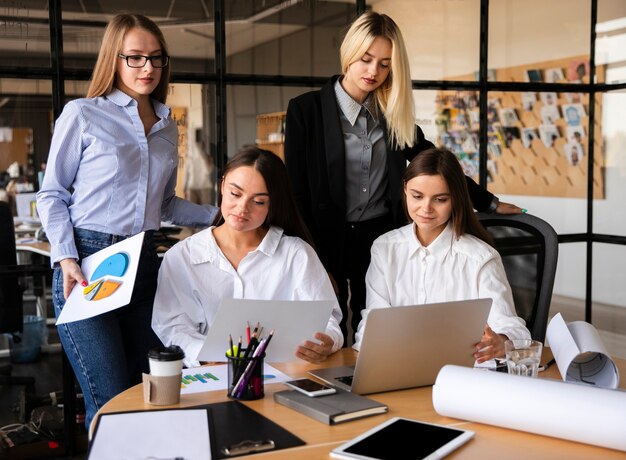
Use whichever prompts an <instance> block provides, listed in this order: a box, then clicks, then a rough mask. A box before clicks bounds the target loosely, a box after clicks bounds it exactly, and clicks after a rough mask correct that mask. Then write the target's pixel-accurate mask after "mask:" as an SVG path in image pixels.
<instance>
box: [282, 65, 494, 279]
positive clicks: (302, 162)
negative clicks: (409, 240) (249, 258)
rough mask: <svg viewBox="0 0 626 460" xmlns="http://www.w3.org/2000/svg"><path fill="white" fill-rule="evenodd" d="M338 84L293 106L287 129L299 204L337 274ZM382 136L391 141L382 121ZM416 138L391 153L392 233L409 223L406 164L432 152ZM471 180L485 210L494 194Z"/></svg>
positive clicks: (340, 187) (340, 210)
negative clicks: (404, 190)
mask: <svg viewBox="0 0 626 460" xmlns="http://www.w3.org/2000/svg"><path fill="white" fill-rule="evenodd" d="M337 78H339V76H338V75H336V76H334V77H333V78H331V79H330V81H329V82H328V83H326V84H325V85H324V86H323V87H322V89H321V90H319V91H312V92H309V93H305V94H302V95H300V96H298V97H296V98H294V99H292V100H291V101H289V106H288V108H287V119H286V127H285V164H286V165H287V172H288V173H289V178H290V179H291V185H292V186H293V189H294V193H295V198H296V202H297V203H298V207H299V209H300V212H301V213H302V217H303V218H304V221H305V223H306V225H307V227H308V228H309V231H310V232H311V234H312V236H313V241H314V243H315V246H316V250H317V253H318V254H319V257H320V259H321V261H322V263H323V264H324V266H325V267H326V269H327V270H328V271H329V272H330V273H333V274H335V273H339V271H340V270H341V268H342V267H341V263H342V262H341V261H342V259H343V247H344V240H345V222H346V220H345V217H346V205H345V202H346V192H345V148H344V140H343V132H342V130H341V121H340V118H339V107H338V105H337V99H336V97H335V89H334V85H335V82H336V81H337ZM383 131H384V134H385V140H386V141H387V129H386V126H385V125H384V120H383ZM416 132H417V136H416V139H417V142H416V143H415V145H414V146H413V147H410V148H406V149H395V150H394V149H391V148H389V150H388V152H387V169H388V174H389V175H388V181H387V183H388V185H387V202H388V206H389V209H390V212H391V219H393V225H394V227H399V226H401V225H403V224H405V223H406V217H405V215H404V210H403V209H402V195H401V193H402V175H403V174H404V170H405V168H406V164H407V161H411V160H412V159H413V158H414V157H415V156H416V155H417V154H418V153H419V152H421V151H424V150H426V149H428V148H432V147H434V146H433V144H432V143H431V142H430V141H428V140H426V139H425V138H424V134H423V132H422V130H421V129H420V128H419V126H417V125H416ZM388 145H389V144H388ZM467 179H468V187H469V190H470V196H471V198H472V201H473V203H474V207H475V208H476V209H477V210H479V211H483V210H486V209H487V208H488V207H489V205H490V204H491V201H492V200H493V194H491V193H490V192H488V191H487V190H485V189H484V188H482V187H480V186H479V185H478V184H476V182H474V181H473V180H472V179H470V178H467Z"/></svg>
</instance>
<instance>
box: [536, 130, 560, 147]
mask: <svg viewBox="0 0 626 460" xmlns="http://www.w3.org/2000/svg"><path fill="white" fill-rule="evenodd" d="M559 137H561V136H560V134H559V129H558V128H557V127H556V125H541V126H539V138H540V139H541V142H543V145H545V146H546V147H548V148H549V147H552V146H553V145H554V142H555V141H556V140H557V139H558V138H559Z"/></svg>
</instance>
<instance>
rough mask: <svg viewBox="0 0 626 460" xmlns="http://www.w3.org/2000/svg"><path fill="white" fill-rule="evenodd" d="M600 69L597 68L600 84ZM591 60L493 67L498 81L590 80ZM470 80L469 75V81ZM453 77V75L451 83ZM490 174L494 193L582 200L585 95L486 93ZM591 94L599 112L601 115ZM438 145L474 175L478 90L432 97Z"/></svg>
mask: <svg viewBox="0 0 626 460" xmlns="http://www.w3.org/2000/svg"><path fill="white" fill-rule="evenodd" d="M603 71H604V69H603V68H598V69H597V75H598V81H603V75H601V73H603ZM588 75H589V68H588V57H586V56H579V57H572V58H565V59H560V60H554V61H546V62H541V63H536V64H532V65H525V66H518V67H509V68H506V69H490V70H489V79H490V80H491V79H497V80H498V81H515V82H524V81H543V82H554V83H557V82H580V81H583V82H587V81H588ZM466 78H467V77H466ZM455 79H456V78H455ZM488 97H489V100H488V102H487V105H488V109H487V112H488V123H489V124H488V145H487V155H488V157H487V158H488V159H487V176H488V188H489V190H490V191H492V192H493V193H495V194H503V193H505V194H510V195H536V196H553V197H570V198H585V197H586V196H587V169H588V168H587V166H588V164H587V154H588V142H589V137H588V136H589V129H590V128H589V95H588V94H582V93H553V92H542V93H535V92H500V91H491V92H490V93H489V96H488ZM601 98H602V96H601V95H596V114H598V115H599V114H601V101H602V99H601ZM436 105H437V114H436V125H437V132H438V139H437V143H438V145H440V146H443V147H446V148H448V149H450V150H452V151H453V152H454V153H455V154H456V155H457V157H458V158H459V161H460V162H461V165H462V166H463V169H464V171H465V173H466V174H467V175H469V176H472V177H474V178H477V177H478V129H479V113H478V93H477V92H473V91H441V92H440V93H439V94H438V96H437V101H436ZM599 119H600V116H597V117H596V124H595V127H594V129H595V131H594V136H595V145H594V166H593V168H594V176H593V177H594V191H593V194H594V198H595V199H603V198H604V151H603V143H602V133H601V127H600V120H599Z"/></svg>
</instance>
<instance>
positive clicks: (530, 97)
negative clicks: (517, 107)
mask: <svg viewBox="0 0 626 460" xmlns="http://www.w3.org/2000/svg"><path fill="white" fill-rule="evenodd" d="M535 102H537V93H535V92H534V91H526V92H523V93H522V109H523V110H525V111H526V112H531V111H532V110H533V108H534V107H535Z"/></svg>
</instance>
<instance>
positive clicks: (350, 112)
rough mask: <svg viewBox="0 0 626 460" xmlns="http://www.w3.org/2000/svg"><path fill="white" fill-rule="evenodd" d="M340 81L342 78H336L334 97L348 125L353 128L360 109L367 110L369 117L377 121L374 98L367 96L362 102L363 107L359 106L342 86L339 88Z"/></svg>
mask: <svg viewBox="0 0 626 460" xmlns="http://www.w3.org/2000/svg"><path fill="white" fill-rule="evenodd" d="M342 79H343V77H341V78H338V79H337V81H336V82H335V97H336V98H337V104H339V108H340V109H341V111H342V112H343V114H344V115H345V117H346V118H347V120H348V121H349V122H350V124H351V125H352V126H354V123H356V119H357V118H358V116H359V113H360V112H361V109H362V108H364V109H365V110H367V111H368V112H369V114H370V115H371V117H372V118H373V119H374V120H376V121H377V120H378V112H377V110H376V104H375V100H374V97H373V96H372V95H371V94H369V95H368V96H367V98H366V99H365V101H363V105H361V104H359V103H358V102H357V101H355V100H354V99H352V96H350V95H349V94H348V93H347V92H346V90H345V89H343V86H341V80H342Z"/></svg>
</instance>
